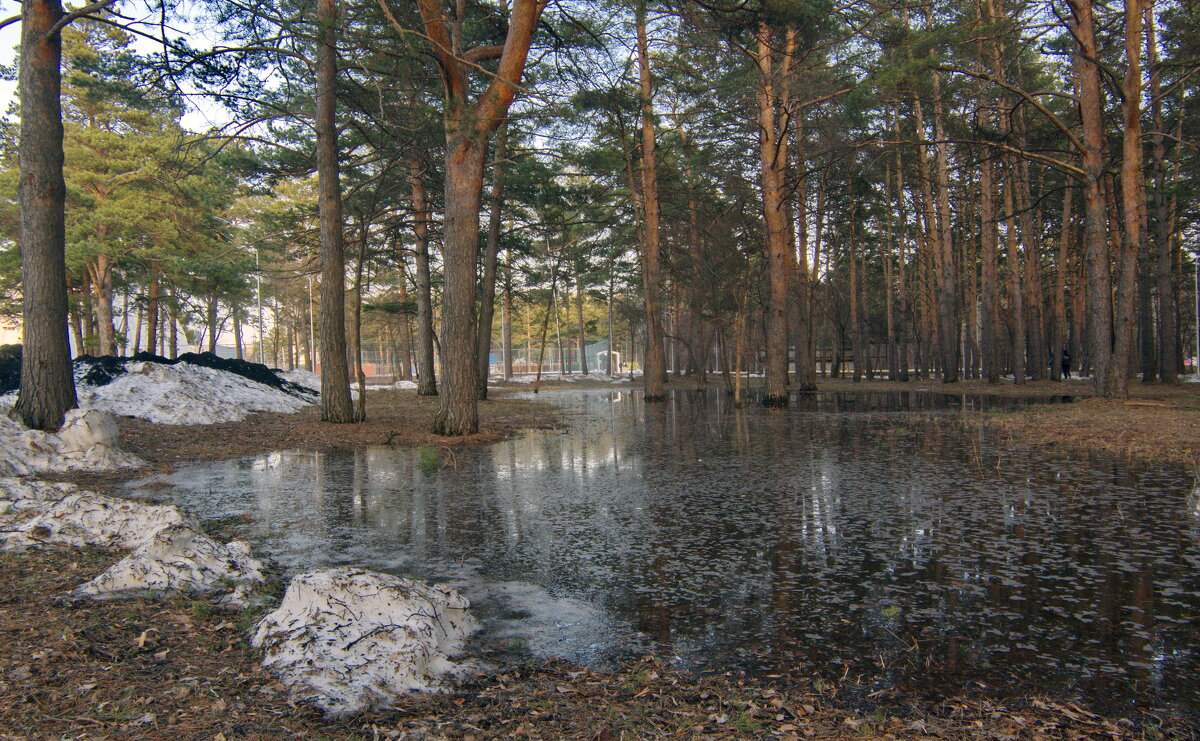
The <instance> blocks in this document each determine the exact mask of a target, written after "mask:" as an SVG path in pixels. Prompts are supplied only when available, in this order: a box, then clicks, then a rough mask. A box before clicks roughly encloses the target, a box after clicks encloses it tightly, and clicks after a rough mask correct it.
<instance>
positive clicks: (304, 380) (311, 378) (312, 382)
mask: <svg viewBox="0 0 1200 741" xmlns="http://www.w3.org/2000/svg"><path fill="white" fill-rule="evenodd" d="M275 375H277V376H279V377H280V378H282V379H283V380H285V381H288V382H290V383H294V384H296V385H297V386H303V387H304V388H306V389H310V390H312V391H316V392H317V393H318V394H319V393H321V377H320V376H318V375H317V374H316V373H313V372H312V371H310V370H305V369H304V368H293V369H292V370H289V371H276V372H275Z"/></svg>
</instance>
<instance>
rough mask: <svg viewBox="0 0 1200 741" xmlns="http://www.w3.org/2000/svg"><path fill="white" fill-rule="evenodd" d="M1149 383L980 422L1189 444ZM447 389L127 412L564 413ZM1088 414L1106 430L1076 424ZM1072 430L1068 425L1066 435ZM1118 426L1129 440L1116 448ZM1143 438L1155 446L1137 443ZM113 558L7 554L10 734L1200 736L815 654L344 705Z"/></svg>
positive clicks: (145, 432)
mask: <svg viewBox="0 0 1200 741" xmlns="http://www.w3.org/2000/svg"><path fill="white" fill-rule="evenodd" d="M714 381H715V382H719V379H714ZM595 383H596V385H597V386H605V387H609V388H621V387H613V386H612V385H611V384H609V383H607V382H600V381H597V382H595ZM589 385H590V382H589ZM631 386H633V385H632V384H631ZM672 386H673V387H675V388H682V387H687V384H684V383H673V384H672ZM558 387H559V388H580V387H581V384H580V383H579V382H576V383H568V384H562V385H561V386H558ZM635 387H636V386H635ZM693 387H694V385H693ZM821 388H822V389H823V390H831V391H834V390H864V391H865V390H880V391H884V390H897V389H898V388H905V389H913V390H916V389H923V390H929V391H936V392H950V393H996V392H1000V393H1003V394H1005V395H1021V396H1026V395H1034V396H1043V397H1048V396H1059V395H1062V394H1063V389H1064V388H1068V389H1070V390H1069V391H1068V392H1067V393H1068V394H1071V395H1078V396H1081V397H1083V396H1087V395H1088V394H1089V393H1090V388H1089V387H1088V386H1086V385H1085V384H1083V383H1072V384H1070V385H1067V386H1065V387H1064V385H1062V384H1050V383H1048V382H1047V383H1039V384H1028V385H1026V386H1025V387H1024V388H1017V387H1012V386H1011V384H1010V385H1007V386H1001V387H999V388H988V387H986V386H984V385H983V384H978V383H974V382H971V383H963V384H953V385H950V386H943V385H941V384H938V383H930V382H924V383H922V382H912V383H910V384H905V385H904V386H901V385H900V384H895V383H889V382H886V381H874V382H865V383H862V384H858V385H854V384H851V383H850V382H849V381H836V380H835V381H830V380H827V379H822V384H821ZM1193 389H1195V390H1193ZM512 390H513V391H528V390H529V387H528V385H517V386H514V387H513V388H512ZM1134 391H1135V393H1136V394H1137V396H1136V397H1135V399H1133V400H1132V401H1133V402H1135V403H1134V404H1126V403H1123V402H1108V401H1103V400H1099V399H1084V400H1083V401H1080V402H1078V403H1076V404H1070V405H1055V406H1044V407H1042V406H1032V407H1030V408H1029V409H1028V410H1023V411H1020V412H1016V413H1003V414H992V413H989V414H986V415H981V416H980V419H981V420H982V421H984V422H986V423H987V424H990V425H995V426H998V427H999V428H1000V429H1001V431H1002V432H1003V433H1004V434H1007V435H1011V436H1012V437H1013V438H1014V439H1015V440H1017V441H1020V442H1022V443H1030V442H1033V443H1038V442H1039V440H1043V439H1044V440H1045V441H1046V443H1047V444H1049V443H1050V442H1051V439H1052V438H1054V437H1055V436H1056V435H1057V438H1056V439H1054V440H1053V442H1054V443H1055V444H1057V445H1060V446H1061V445H1063V444H1067V443H1070V444H1079V445H1089V446H1094V447H1100V448H1102V449H1113V450H1115V452H1120V453H1122V454H1128V455H1135V454H1137V455H1143V454H1144V455H1145V456H1146V457H1150V458H1161V457H1162V451H1163V450H1165V449H1170V450H1176V448H1173V447H1169V446H1172V445H1176V443H1173V442H1171V441H1170V440H1163V441H1158V442H1155V437H1154V436H1155V435H1161V436H1162V437H1163V438H1176V437H1179V438H1181V437H1182V436H1183V435H1184V433H1185V432H1186V431H1188V430H1196V429H1200V425H1197V424H1196V422H1197V421H1200V386H1198V385H1195V384H1191V385H1188V386H1185V387H1183V388H1175V389H1170V388H1162V387H1140V386H1139V387H1135V388H1134ZM1136 402H1148V403H1150V404H1151V405H1150V406H1146V405H1142V404H1139V403H1136ZM436 405H437V399H436V398H423V397H417V396H416V395H415V394H413V393H412V392H395V391H376V392H372V393H371V394H370V395H369V397H368V415H369V417H368V422H367V423H366V424H363V425H330V424H324V423H321V422H319V421H318V419H317V411H316V409H313V410H308V411H305V412H303V413H301V414H299V415H278V414H259V415H255V416H253V417H251V418H250V419H249V420H247V421H245V422H239V423H232V424H228V425H204V426H195V427H174V426H165V425H154V424H149V423H145V422H139V421H137V420H129V419H122V420H121V423H120V424H121V435H122V440H123V443H124V445H125V446H126V447H127V448H128V449H129V450H131V451H133V452H135V453H137V454H138V455H141V456H142V457H144V458H146V459H147V460H148V461H149V462H150V463H151V465H152V466H153V467H155V468H157V469H168V468H170V467H171V466H172V465H174V464H176V463H179V462H183V461H187V460H219V459H225V458H229V457H235V456H239V455H249V454H253V453H257V452H264V451H268V450H278V449H283V448H349V447H355V446H360V445H364V444H393V445H398V446H403V447H415V446H422V445H426V446H434V447H439V446H443V445H447V444H453V445H470V444H482V443H488V442H493V441H495V440H499V439H503V438H505V437H509V436H511V435H513V434H516V433H517V432H518V431H520V430H522V429H528V428H531V427H550V426H557V425H559V424H561V422H562V420H561V417H559V416H558V415H557V414H556V413H555V412H554V410H553V409H552V408H551V407H550V406H549V405H548V404H546V403H542V402H540V401H526V400H517V399H512V398H507V397H506V396H504V394H503V393H499V394H497V395H496V398H495V399H494V400H492V401H489V402H487V403H485V404H481V405H480V415H481V432H480V434H479V435H476V436H472V437H470V438H465V439H461V440H456V441H452V442H451V441H447V440H445V439H443V438H437V437H434V436H433V435H431V434H429V433H428V430H429V428H430V426H431V424H432V418H433V412H434V410H435V409H436ZM1106 425H1107V426H1106ZM1080 427H1083V428H1088V429H1086V430H1081V429H1075V428H1080ZM1058 428H1064V429H1066V430H1067V431H1066V432H1061V433H1059V432H1055V430H1056V429H1058ZM1155 428H1157V431H1155ZM1108 435H1112V436H1113V438H1112V439H1113V440H1115V441H1118V442H1119V444H1120V445H1121V446H1122V447H1121V448H1119V449H1117V448H1110V447H1109V446H1110V445H1111V444H1112V443H1110V442H1106V441H1107V436H1108ZM1133 440H1136V441H1139V442H1137V445H1138V446H1144V447H1136V448H1135V447H1132V443H1131V441H1133ZM1064 441H1065V442H1064ZM1177 445H1178V449H1177V450H1176V452H1175V453H1171V455H1179V456H1181V457H1180V460H1184V459H1185V458H1183V457H1182V456H1184V455H1185V454H1187V452H1188V450H1192V452H1193V453H1194V452H1195V451H1194V449H1189V448H1186V446H1184V445H1183V443H1178V444H1177ZM1155 446H1157V447H1158V450H1155V449H1154V447H1155ZM141 473H142V472H137V475H141ZM130 475H131V474H130V473H129V472H126V473H124V474H119V475H118V474H109V475H105V476H96V475H92V476H90V477H89V476H81V477H71V478H72V480H76V481H78V482H79V483H81V484H85V485H88V486H91V487H93V488H96V489H98V490H104V489H107V488H110V487H108V486H105V484H106V483H107V484H114V485H115V483H116V482H118V481H120V480H122V479H125V478H128V477H129V476H130ZM112 559H113V554H112V553H109V552H105V551H102V550H97V549H85V550H46V551H41V552H36V553H30V554H0V584H2V585H4V589H3V591H0V739H10V738H11V739H26V738H29V739H74V740H77V741H82V740H84V739H88V740H90V739H130V740H138V739H171V740H172V741H183V740H185V739H209V740H215V739H223V740H224V741H233V739H275V738H305V739H372V740H375V739H463V740H466V739H475V740H476V741H478V740H480V739H492V738H522V739H580V740H586V741H617V740H618V739H659V738H686V739H761V738H771V739H797V740H798V739H881V740H882V739H926V740H932V739H955V740H957V739H1031V740H1032V739H1081V738H1108V739H1197V738H1200V731H1197V726H1196V725H1195V724H1194V720H1195V719H1194V718H1183V717H1180V716H1178V715H1176V714H1175V711H1173V710H1161V709H1160V710H1154V709H1141V710H1131V711H1126V712H1125V713H1124V714H1123V715H1121V714H1115V713H1114V714H1109V713H1103V714H1095V713H1093V712H1092V711H1097V710H1098V709H1097V708H1091V709H1090V710H1089V709H1086V708H1083V707H1081V706H1079V705H1078V704H1075V703H1074V702H1072V701H1070V700H1067V699H1062V698H1049V697H1021V698H1011V699H1007V700H1005V701H999V700H995V699H987V698H985V697H980V696H971V697H958V698H947V699H942V700H937V701H934V700H927V699H919V698H914V697H905V696H903V695H881V696H878V697H874V696H873V697H872V698H871V699H869V700H867V701H866V702H864V701H862V700H861V694H860V693H858V692H856V691H855V690H856V688H855V687H853V686H850V685H847V686H839V685H838V684H837V683H831V682H820V681H810V678H809V677H807V676H805V675H804V674H803V673H802V672H800V671H799V670H797V672H796V674H795V675H788V676H778V677H765V678H751V677H744V676H741V675H739V674H725V675H718V676H703V677H699V676H693V675H688V674H683V673H680V672H676V671H673V670H670V669H668V668H665V667H663V666H661V665H659V664H657V663H655V662H654V661H653V660H652V659H646V660H644V661H641V662H636V663H634V664H631V665H628V666H626V667H624V668H622V669H619V670H617V671H613V672H605V673H601V672H592V671H589V670H586V669H584V668H581V667H578V666H572V665H566V664H560V663H553V662H551V663H537V664H530V665H524V666H518V667H509V668H506V669H505V670H504V673H503V674H500V675H498V676H486V677H479V678H475V679H471V680H469V681H467V682H465V683H464V684H462V685H461V686H459V687H456V688H455V689H453V690H452V691H450V692H448V693H445V694H442V695H438V696H433V697H421V698H411V699H405V700H402V701H400V702H399V703H398V706H397V707H396V708H394V709H391V710H388V711H381V712H374V713H368V714H365V715H360V716H355V717H352V718H348V719H341V720H331V719H325V718H323V717H322V716H321V715H320V714H319V713H318V712H317V711H316V710H314V709H312V708H311V707H308V706H306V705H304V704H293V703H290V702H289V701H288V699H287V694H286V692H285V691H284V689H283V687H282V685H280V684H278V683H277V682H276V681H275V680H274V679H273V678H272V677H271V676H270V675H269V674H267V673H266V672H265V671H264V670H263V669H262V668H261V667H260V665H259V656H258V653H257V651H255V650H254V649H252V648H251V647H250V646H249V645H248V642H247V637H248V634H247V631H248V628H249V626H250V625H251V624H252V622H253V619H254V617H255V616H254V615H240V616H239V615H230V614H223V613H219V612H215V611H214V610H213V608H212V606H211V604H210V603H209V602H207V601H205V600H198V599H190V598H175V599H165V600H142V601H114V602H92V603H86V604H68V603H65V602H63V601H62V600H61V595H63V594H65V593H66V592H68V591H69V590H70V589H71V588H72V587H74V586H75V585H77V584H79V583H81V582H83V581H86V580H87V579H90V578H91V577H93V576H95V575H96V574H98V573H99V572H100V571H101V570H103V569H104V568H105V567H106V566H107V565H108V564H109V563H111V561H112ZM852 696H853V697H856V698H860V699H855V700H851V699H849V698H850V697H852Z"/></svg>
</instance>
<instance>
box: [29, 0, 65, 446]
mask: <svg viewBox="0 0 1200 741" xmlns="http://www.w3.org/2000/svg"><path fill="white" fill-rule="evenodd" d="M62 13H63V11H62V3H61V2H59V1H58V0H26V2H23V3H21V62H20V81H19V87H20V102H21V140H20V147H19V148H18V152H17V160H18V165H19V167H20V186H19V195H18V198H19V200H20V236H19V239H20V244H21V281H22V287H23V299H22V314H21V316H22V328H23V331H24V340H23V341H24V349H23V362H22V364H21V387H20V392H19V393H18V396H17V403H16V408H15V410H14V411H15V412H16V413H17V415H18V416H20V418H21V421H22V422H24V423H25V425H26V426H28V427H32V428H36V429H41V430H56V429H58V428H59V427H60V426H61V425H62V421H63V414H65V413H66V412H67V410H69V409H74V408H75V405H76V404H77V400H76V398H75V380H74V376H73V374H72V365H71V347H70V343H69V342H68V340H67V269H66V236H65V227H64V202H65V198H66V185H65V183H64V182H63V125H62V103H61V101H60V92H61V88H62V68H61V61H62V36H61V35H60V34H58V33H54V34H50V33H49V31H50V29H51V28H53V27H54V25H55V24H56V23H57V22H58V20H59V18H61V17H62Z"/></svg>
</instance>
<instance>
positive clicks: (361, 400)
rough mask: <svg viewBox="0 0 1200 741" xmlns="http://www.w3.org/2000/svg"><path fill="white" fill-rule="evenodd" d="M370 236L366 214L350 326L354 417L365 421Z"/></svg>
mask: <svg viewBox="0 0 1200 741" xmlns="http://www.w3.org/2000/svg"><path fill="white" fill-rule="evenodd" d="M369 237H370V225H369V224H368V223H367V219H366V217H365V216H363V217H361V218H360V219H359V223H358V264H357V265H355V266H354V319H353V324H352V326H351V327H350V344H351V351H350V357H351V358H352V359H353V361H354V373H355V376H356V378H357V380H358V408H357V409H356V410H355V412H354V419H355V421H358V422H365V421H366V419H367V374H366V371H365V369H364V368H363V348H362V306H363V273H364V272H365V268H366V265H367V246H368V242H369Z"/></svg>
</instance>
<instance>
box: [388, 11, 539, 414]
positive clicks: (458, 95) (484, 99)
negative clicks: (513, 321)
mask: <svg viewBox="0 0 1200 741" xmlns="http://www.w3.org/2000/svg"><path fill="white" fill-rule="evenodd" d="M465 5H466V3H459V5H458V9H459V12H458V14H457V15H456V17H455V18H454V19H453V20H451V19H449V18H447V17H446V15H445V11H444V8H443V6H442V3H441V2H439V0H417V7H418V10H419V11H420V14H421V19H422V21H423V23H424V27H425V34H426V37H427V38H428V40H429V42H430V50H431V51H432V53H433V55H434V56H435V57H436V58H437V60H438V62H439V66H440V68H441V72H442V82H443V87H444V91H445V109H444V119H445V130H446V187H445V203H446V205H445V221H444V229H443V231H444V234H445V243H444V245H443V264H444V267H445V289H444V291H443V293H442V342H441V356H442V394H441V395H440V397H439V399H440V400H439V404H438V410H437V413H436V414H435V415H434V419H433V431H434V433H435V434H439V435H470V434H474V433H475V432H478V430H479V409H478V405H477V399H476V377H477V375H478V370H477V363H478V358H479V346H478V337H477V334H476V333H477V331H478V325H477V323H476V315H475V300H476V296H475V286H476V278H475V270H476V261H477V258H478V253H479V211H480V205H481V201H482V195H483V167H484V160H485V159H486V158H487V143H488V139H489V138H490V137H491V134H492V132H493V131H495V130H496V128H497V127H498V126H499V125H500V124H501V123H502V122H503V120H504V118H505V116H507V114H508V108H509V106H510V105H511V104H512V101H513V98H514V97H515V96H516V93H517V88H518V86H519V85H520V82H521V77H522V75H523V74H524V71H525V61H526V58H527V57H528V55H529V47H530V44H531V43H532V41H533V34H534V31H535V30H536V29H537V25H538V19H539V18H540V17H541V14H542V11H543V10H544V9H545V5H546V0H513V1H512V3H511V6H510V10H509V11H508V32H507V34H506V36H505V41H504V45H503V46H502V47H490V48H487V49H484V48H480V50H479V51H480V54H481V56H479V57H478V58H480V59H485V58H491V59H494V58H496V57H499V63H498V65H497V67H496V73H495V76H494V77H492V79H491V81H490V82H489V83H488V84H487V87H486V89H485V90H484V92H482V93H481V94H480V95H479V97H478V98H477V99H476V100H475V101H474V102H473V103H471V102H468V96H469V95H470V88H471V85H470V80H469V74H470V73H471V72H472V71H473V69H474V66H468V64H467V62H466V59H467V55H468V54H469V52H468V51H467V50H464V49H463V48H462V38H463V34H462V23H463V20H464V19H463V17H462V14H463V12H464V11H465ZM381 7H383V8H384V10H385V12H387V13H389V15H390V11H388V10H387V8H386V6H381ZM394 25H397V28H398V30H399V31H400V32H403V31H404V29H402V28H399V27H398V24H394Z"/></svg>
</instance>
